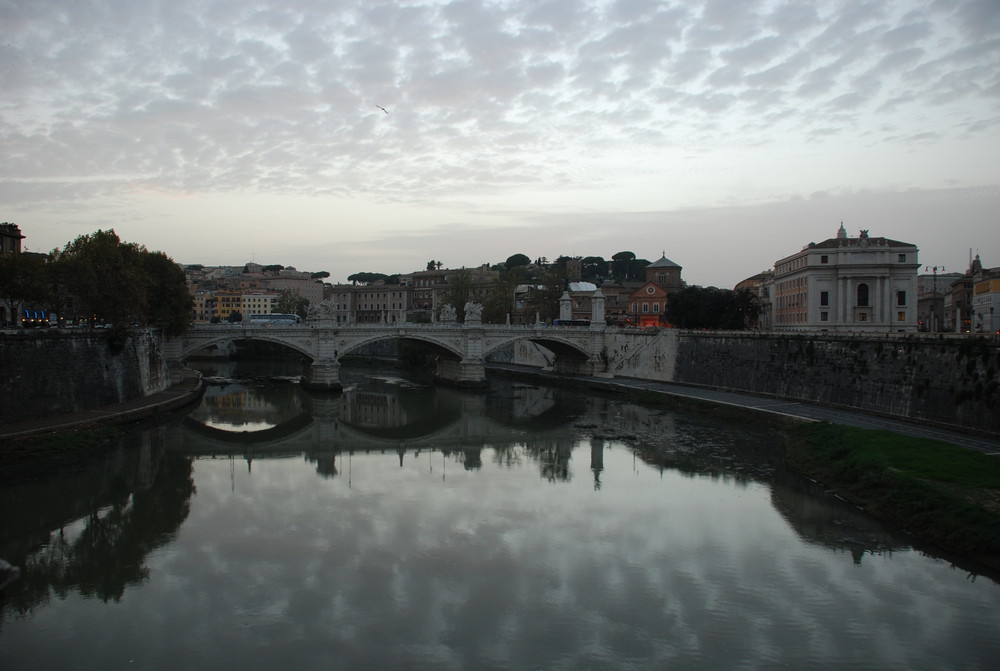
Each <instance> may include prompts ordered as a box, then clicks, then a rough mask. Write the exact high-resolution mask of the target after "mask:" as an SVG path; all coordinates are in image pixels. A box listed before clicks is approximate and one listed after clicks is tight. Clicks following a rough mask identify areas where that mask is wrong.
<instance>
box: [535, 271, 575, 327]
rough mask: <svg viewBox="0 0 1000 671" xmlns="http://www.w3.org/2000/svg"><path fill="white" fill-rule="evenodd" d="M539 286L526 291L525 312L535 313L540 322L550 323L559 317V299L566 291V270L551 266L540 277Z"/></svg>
mask: <svg viewBox="0 0 1000 671" xmlns="http://www.w3.org/2000/svg"><path fill="white" fill-rule="evenodd" d="M540 279H541V285H540V287H539V286H537V285H536V286H533V287H531V289H529V290H528V295H527V298H526V307H527V311H528V312H529V315H530V313H534V312H537V313H538V316H539V318H540V319H541V320H542V321H547V322H548V321H552V320H553V319H558V317H559V298H560V297H561V296H562V295H563V292H564V291H565V290H566V268H565V266H563V267H562V268H559V267H558V266H553V267H551V268H546V269H545V272H543V273H542V276H541V278H540Z"/></svg>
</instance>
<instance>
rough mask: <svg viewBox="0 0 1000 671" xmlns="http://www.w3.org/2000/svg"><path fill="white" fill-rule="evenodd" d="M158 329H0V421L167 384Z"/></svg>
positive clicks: (109, 400)
mask: <svg viewBox="0 0 1000 671" xmlns="http://www.w3.org/2000/svg"><path fill="white" fill-rule="evenodd" d="M161 352H162V343H161V341H160V336H159V334H158V333H155V332H150V331H138V330H137V331H133V332H131V333H129V334H128V336H127V337H125V338H124V339H122V337H121V336H120V335H117V334H113V333H112V332H111V331H84V330H68V329H67V330H56V329H50V330H46V331H33V330H25V331H21V332H13V331H5V332H3V333H0V370H2V374H0V422H3V423H8V422H16V421H20V420H31V419H38V418H42V417H49V416H57V415H64V414H70V413H74V412H79V411H82V410H89V409H92V408H98V407H101V406H104V405H110V404H113V403H120V402H122V401H127V400H131V399H135V398H141V397H143V396H147V395H149V394H152V393H155V392H158V391H162V390H164V389H166V388H167V387H169V386H170V379H169V376H168V373H167V367H166V363H165V361H164V359H163V356H162V353H161Z"/></svg>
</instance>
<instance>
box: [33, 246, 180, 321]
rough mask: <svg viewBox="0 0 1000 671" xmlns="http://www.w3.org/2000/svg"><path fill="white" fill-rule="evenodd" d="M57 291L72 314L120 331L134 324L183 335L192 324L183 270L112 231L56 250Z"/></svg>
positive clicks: (164, 255) (166, 257)
mask: <svg viewBox="0 0 1000 671" xmlns="http://www.w3.org/2000/svg"><path fill="white" fill-rule="evenodd" d="M50 257H51V258H52V264H53V267H52V273H53V275H52V276H53V277H54V278H55V281H56V282H57V291H58V292H59V293H61V294H62V295H64V296H69V297H70V298H68V299H67V301H66V302H67V304H72V305H73V308H74V310H75V312H76V314H82V315H87V316H88V318H94V319H98V320H101V321H104V322H110V323H112V324H114V325H115V326H116V327H118V328H124V327H126V326H127V325H128V324H131V323H133V322H137V323H140V324H143V325H152V326H159V327H162V328H164V329H166V330H167V331H168V332H169V333H171V334H174V335H176V334H179V333H182V332H183V331H184V330H185V329H186V328H187V325H188V324H189V323H190V320H191V296H190V293H189V292H188V289H187V282H186V278H185V277H184V271H183V270H181V268H180V266H178V265H177V264H176V263H174V262H173V261H172V260H171V259H170V257H168V256H167V255H166V254H163V253H162V252H150V251H148V250H147V249H146V248H145V247H143V246H141V245H139V244H136V243H132V242H122V240H121V239H119V237H118V234H117V233H115V232H114V230H107V231H100V230H99V231H97V232H96V233H92V234H90V235H81V236H79V237H78V238H76V240H74V241H73V242H70V243H68V244H67V245H66V246H65V248H63V250H62V251H54V252H53V253H52V254H51V255H50Z"/></svg>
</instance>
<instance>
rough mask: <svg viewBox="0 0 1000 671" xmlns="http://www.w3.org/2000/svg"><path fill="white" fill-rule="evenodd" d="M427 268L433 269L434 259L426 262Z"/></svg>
mask: <svg viewBox="0 0 1000 671" xmlns="http://www.w3.org/2000/svg"><path fill="white" fill-rule="evenodd" d="M427 270H434V259H431V260H430V261H428V262H427Z"/></svg>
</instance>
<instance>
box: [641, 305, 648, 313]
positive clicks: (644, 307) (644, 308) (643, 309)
mask: <svg viewBox="0 0 1000 671" xmlns="http://www.w3.org/2000/svg"><path fill="white" fill-rule="evenodd" d="M642 311H643V312H649V303H643V304H642Z"/></svg>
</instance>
